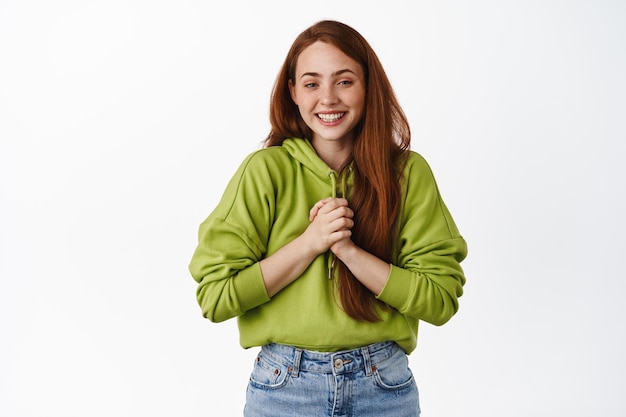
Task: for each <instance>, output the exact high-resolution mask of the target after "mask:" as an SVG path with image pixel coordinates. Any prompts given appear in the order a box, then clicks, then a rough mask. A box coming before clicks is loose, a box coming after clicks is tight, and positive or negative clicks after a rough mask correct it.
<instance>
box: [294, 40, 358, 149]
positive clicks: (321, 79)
mask: <svg viewBox="0 0 626 417" xmlns="http://www.w3.org/2000/svg"><path fill="white" fill-rule="evenodd" d="M289 90H290V92H291V98H292V99H293V101H294V102H295V103H296V105H297V106H298V108H299V110H300V115H301V116H302V119H303V120H304V122H305V123H306V124H307V126H309V128H310V129H311V130H312V131H313V137H312V138H311V141H312V142H313V144H314V145H315V144H319V145H321V144H322V142H324V141H330V142H342V143H343V144H348V143H352V141H353V140H354V128H355V127H356V126H357V125H358V123H359V122H360V121H361V118H362V117H363V109H364V107H365V79H364V74H363V69H362V68H361V66H360V65H359V64H358V63H357V62H356V61H355V60H353V59H352V58H350V57H349V56H347V55H346V54H344V53H343V52H341V50H339V49H338V48H337V47H335V46H334V45H331V44H329V43H324V42H320V41H317V42H315V43H314V44H312V45H310V46H309V47H307V48H306V49H304V50H303V51H302V53H301V54H300V56H299V57H298V61H297V63H296V74H295V78H294V79H293V80H289Z"/></svg>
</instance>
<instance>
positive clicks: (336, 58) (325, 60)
mask: <svg viewBox="0 0 626 417" xmlns="http://www.w3.org/2000/svg"><path fill="white" fill-rule="evenodd" d="M345 69H348V70H351V71H352V72H354V73H356V74H357V75H361V74H362V68H361V66H360V65H359V63H358V62H356V61H355V60H354V59H352V58H350V57H349V56H348V55H346V54H345V53H343V51H341V49H339V48H337V47H336V46H335V45H333V44H330V43H326V42H321V41H317V42H315V43H313V44H311V45H309V46H307V47H306V48H305V49H304V50H303V51H302V52H301V53H300V56H299V57H298V60H297V62H296V78H298V77H300V76H301V75H302V74H304V73H315V74H319V75H329V74H333V73H335V72H337V71H341V70H345Z"/></svg>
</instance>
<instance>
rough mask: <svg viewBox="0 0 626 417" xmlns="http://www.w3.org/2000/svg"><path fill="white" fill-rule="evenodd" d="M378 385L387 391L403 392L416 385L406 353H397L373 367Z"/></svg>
mask: <svg viewBox="0 0 626 417" xmlns="http://www.w3.org/2000/svg"><path fill="white" fill-rule="evenodd" d="M372 370H373V371H374V379H375V380H376V384H377V385H378V386H379V387H380V388H382V389H385V390H401V389H404V388H407V387H410V386H411V385H412V384H413V383H414V379H413V372H411V369H410V368H409V360H408V358H407V356H406V354H405V353H404V352H396V353H395V354H394V355H392V356H391V357H390V358H389V359H387V360H386V361H384V362H381V363H378V364H376V365H373V366H372Z"/></svg>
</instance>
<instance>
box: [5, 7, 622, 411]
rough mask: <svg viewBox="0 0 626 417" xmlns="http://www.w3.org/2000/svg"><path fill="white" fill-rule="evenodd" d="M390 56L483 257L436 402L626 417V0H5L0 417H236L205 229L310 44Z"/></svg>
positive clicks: (435, 350)
mask: <svg viewBox="0 0 626 417" xmlns="http://www.w3.org/2000/svg"><path fill="white" fill-rule="evenodd" d="M322 18H333V19H339V20H343V21H344V22H346V23H348V24H350V25H352V26H353V27H355V28H356V29H357V30H359V31H360V32H361V33H362V34H363V35H364V36H365V37H366V38H367V39H368V40H369V41H370V43H371V44H372V46H373V47H374V49H375V50H376V51H377V53H378V55H379V57H380V58H381V61H382V62H383V65H384V66H385V68H386V70H387V72H388V75H389V77H390V79H391V81H392V83H393V85H394V88H395V89H396V93H397V95H398V97H399V100H400V102H401V104H402V106H403V107H404V109H405V111H406V113H407V115H408V117H409V119H410V122H411V126H412V133H413V149H414V150H417V151H419V152H420V153H422V154H423V155H424V156H425V157H426V159H427V160H428V161H429V162H430V163H431V165H432V168H433V170H434V172H435V175H436V177H437V179H438V182H439V186H440V189H441V191H442V194H443V196H444V199H445V201H446V203H447V204H448V206H449V208H450V210H451V212H452V214H453V216H454V217H455V220H456V221H457V223H458V226H459V228H460V229H461V231H462V233H463V235H464V236H465V238H466V240H467V241H468V244H469V248H470V254H469V257H468V258H467V260H466V261H465V262H464V264H463V265H464V267H465V270H466V274H467V279H468V282H467V285H466V287H465V295H464V296H463V298H462V299H461V310H460V312H459V314H458V315H457V316H456V317H454V318H453V319H452V321H451V322H449V323H448V324H446V325H445V326H443V327H439V328H437V327H433V326H430V325H426V324H425V325H423V326H422V328H421V332H420V337H419V345H418V349H417V350H416V351H415V352H414V353H413V354H412V355H411V357H410V360H411V364H412V367H413V370H414V372H415V374H416V378H417V380H418V384H419V387H420V395H421V402H422V410H423V414H422V415H423V416H425V417H448V416H455V417H467V416H477V417H487V416H488V417H491V416H494V417H496V416H497V417H500V416H507V417H517V416H520V417H521V416H531V415H532V416H581V417H582V416H623V415H624V414H625V413H626V397H624V373H625V372H626V360H625V354H624V352H625V351H626V342H625V341H624V334H625V330H626V325H625V323H624V321H625V320H624V319H625V316H626V314H625V313H626V310H625V308H624V304H623V300H622V298H623V294H624V293H625V292H626V284H625V283H624V280H625V278H626V277H625V276H624V273H623V272H622V271H623V269H622V267H621V266H622V263H623V259H624V255H623V252H624V249H625V248H624V246H625V245H624V235H625V232H626V230H625V229H626V227H625V221H624V215H625V212H626V207H625V203H624V191H625V189H626V187H625V182H626V171H625V169H624V164H623V163H622V159H623V158H624V154H625V151H626V145H625V142H626V126H625V124H626V122H625V120H626V117H625V116H626V99H625V97H626V82H625V79H626V77H625V76H624V74H626V45H625V44H626V29H625V27H626V25H625V24H624V22H626V3H625V2H623V1H618V0H615V1H609V0H603V1H600V0H594V1H591V0H588V1H582V0H578V1H576V0H573V1H555V0H543V1H539V0H531V1H508V0H507V1H496V0H492V1H489V0H477V1H471V2H469V1H468V2H464V1H442V0H439V1H412V2H409V1H406V2H401V1H395V2H394V1H385V2H381V1H348V0H344V1H322V0H320V1H314V2H306V3H305V2H294V1H285V2H279V1H249V2H241V1H228V2H210V1H200V0H195V1H194V0H189V1H174V0H162V1H148V0H144V1H141V0H107V1H104V0H103V1H69V0H61V1H55V2H48V1H36V0H23V1H18V0H0V332H1V334H0V338H1V339H0V415H1V416H4V417H31V416H32V417H46V416H59V417H72V416H76V417H85V416H89V417H91V416H94V417H96V416H120V417H122V416H123V417H125V416H133V417H136V416H151V417H157V416H238V415H241V409H242V407H243V400H244V395H245V387H246V384H247V379H248V374H249V371H250V369H251V365H252V358H253V356H254V354H255V351H252V350H248V351H245V350H243V349H241V348H240V347H239V344H238V336H237V331H236V323H235V321H234V320H231V321H229V322H226V323H222V324H212V323H210V322H209V321H207V320H205V319H203V318H202V317H201V315H200V309H199V307H198V306H197V304H196V301H195V288H196V285H195V282H194V281H193V279H192V278H191V276H190V275H189V273H188V271H187V264H188V262H189V259H190V257H191V254H192V252H193V249H194V247H195V243H196V232H197V227H198V225H199V223H200V222H201V221H202V220H203V219H204V218H205V217H206V216H207V215H208V213H209V212H210V211H211V209H212V208H213V207H214V205H215V204H216V203H217V200H218V198H219V197H220V195H221V193H222V191H223V189H224V186H225V184H226V181H227V180H228V179H229V178H230V176H231V175H232V174H233V172H234V170H235V169H236V167H237V166H238V165H239V163H240V162H241V160H242V159H243V157H244V156H245V155H247V154H248V153H250V152H252V151H254V150H256V149H258V148H259V146H260V143H261V141H262V140H263V139H264V137H265V135H266V134H267V133H268V130H269V124H268V121H267V113H268V111H267V107H268V102H269V94H270V91H271V87H272V84H273V81H274V77H275V76H276V73H277V71H278V69H279V67H280V65H281V64H282V61H283V59H284V56H285V54H286V52H287V50H288V48H289V46H290V45H291V42H292V41H293V39H294V38H295V36H296V35H297V34H298V33H299V32H300V31H302V30H303V29H305V28H306V27H307V26H309V25H310V24H313V23H314V22H315V21H317V20H319V19H322Z"/></svg>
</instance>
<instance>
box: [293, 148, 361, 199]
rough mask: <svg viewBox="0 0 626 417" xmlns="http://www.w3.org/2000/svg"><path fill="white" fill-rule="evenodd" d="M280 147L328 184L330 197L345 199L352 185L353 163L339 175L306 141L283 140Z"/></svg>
mask: <svg viewBox="0 0 626 417" xmlns="http://www.w3.org/2000/svg"><path fill="white" fill-rule="evenodd" d="M282 147H283V149H285V150H286V151H287V152H288V153H289V155H290V156H291V157H292V158H294V159H295V160H296V161H298V162H300V163H301V164H302V165H304V166H305V167H306V168H308V169H309V170H311V171H312V172H313V173H314V174H315V175H316V176H317V177H319V178H320V179H321V180H322V181H324V182H326V183H328V185H329V191H330V194H329V196H330V197H345V198H347V196H348V195H349V192H350V190H351V189H352V185H353V183H354V181H353V174H352V171H353V164H354V162H351V163H350V165H348V167H347V168H346V169H345V170H344V171H343V172H342V174H341V175H340V174H339V173H338V172H337V171H335V170H333V169H332V168H330V167H329V166H328V165H327V164H326V162H324V161H323V160H322V159H321V158H320V157H319V155H318V154H317V152H316V151H315V148H313V145H312V144H311V142H310V141H309V140H307V139H300V138H289V139H285V140H284V141H283V144H282Z"/></svg>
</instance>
